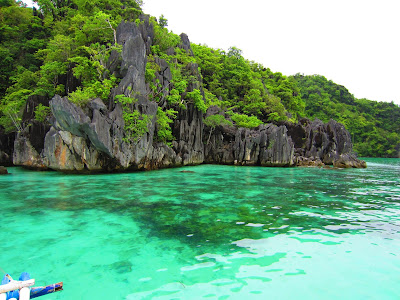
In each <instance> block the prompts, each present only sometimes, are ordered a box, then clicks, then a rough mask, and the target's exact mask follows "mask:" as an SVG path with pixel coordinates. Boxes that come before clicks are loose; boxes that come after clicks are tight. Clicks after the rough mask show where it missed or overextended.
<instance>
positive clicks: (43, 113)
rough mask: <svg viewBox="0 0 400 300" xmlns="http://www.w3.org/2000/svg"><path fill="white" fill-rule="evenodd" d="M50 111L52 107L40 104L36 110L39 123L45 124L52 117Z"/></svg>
mask: <svg viewBox="0 0 400 300" xmlns="http://www.w3.org/2000/svg"><path fill="white" fill-rule="evenodd" d="M50 111H51V110H50V107H48V106H45V105H43V104H39V105H38V106H36V108H35V120H36V121H39V122H44V121H45V120H46V118H47V117H48V116H49V115H50Z"/></svg>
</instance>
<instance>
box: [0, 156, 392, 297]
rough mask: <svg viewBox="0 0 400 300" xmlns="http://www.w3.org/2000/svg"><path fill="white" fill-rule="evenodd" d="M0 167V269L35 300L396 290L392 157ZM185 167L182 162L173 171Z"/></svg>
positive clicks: (388, 292) (376, 294) (322, 294)
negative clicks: (316, 164)
mask: <svg viewBox="0 0 400 300" xmlns="http://www.w3.org/2000/svg"><path fill="white" fill-rule="evenodd" d="M367 162H368V168H367V169H348V170H340V169H339V170H335V169H320V168H262V167H234V166H215V165H201V166H196V167H185V168H179V169H166V170H160V171H152V172H139V173H129V174H104V175H91V176H90V175H65V174H62V173H58V172H33V171H27V170H24V169H21V168H9V172H10V173H11V174H10V175H6V176H0V220H1V227H0V229H1V230H0V268H1V269H0V272H1V273H3V272H8V273H10V274H12V275H13V276H14V277H18V276H19V274H20V273H21V272H22V271H28V272H30V273H31V275H32V276H33V277H34V278H35V279H36V282H37V284H38V285H41V284H43V285H45V284H51V283H54V282H58V281H63V282H64V291H62V292H59V293H55V294H52V295H49V296H45V297H43V298H46V299H49V300H50V299H380V300H381V299H400V176H399V175H400V159H368V160H367ZM183 170H185V171H190V172H182V171H183Z"/></svg>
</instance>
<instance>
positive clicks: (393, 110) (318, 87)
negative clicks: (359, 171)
mask: <svg viewBox="0 0 400 300" xmlns="http://www.w3.org/2000/svg"><path fill="white" fill-rule="evenodd" d="M292 78H294V79H295V80H296V82H297V83H298V86H299V88H300V90H301V94H302V96H303V98H304V100H305V102H306V104H307V105H306V115H307V117H309V118H311V119H314V118H318V119H320V120H322V121H324V122H327V121H329V120H330V119H334V120H336V121H338V122H340V123H343V124H344V125H345V126H346V128H347V129H348V130H349V131H350V133H351V135H352V139H353V143H354V150H355V151H356V152H358V153H359V155H361V156H371V157H374V156H378V157H393V156H395V155H396V152H397V151H396V146H397V145H399V144H400V107H399V106H398V105H396V104H394V103H393V102H392V103H386V102H377V101H371V100H367V99H356V98H354V96H353V95H352V94H350V93H349V91H348V90H347V89H346V88H345V87H343V86H340V85H338V84H336V83H334V82H332V81H330V80H327V79H326V78H325V77H323V76H320V75H313V76H304V75H300V74H297V75H295V76H293V77H292Z"/></svg>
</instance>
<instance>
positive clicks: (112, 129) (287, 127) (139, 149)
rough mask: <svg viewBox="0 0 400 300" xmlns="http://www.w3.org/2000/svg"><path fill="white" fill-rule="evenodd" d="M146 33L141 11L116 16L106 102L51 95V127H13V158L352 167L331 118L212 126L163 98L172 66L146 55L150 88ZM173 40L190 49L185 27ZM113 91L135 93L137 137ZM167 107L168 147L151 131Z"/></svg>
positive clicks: (68, 164)
mask: <svg viewBox="0 0 400 300" xmlns="http://www.w3.org/2000/svg"><path fill="white" fill-rule="evenodd" d="M153 39H154V30H153V25H152V24H151V22H149V19H148V17H146V16H143V17H142V22H141V23H140V24H139V25H136V23H132V22H121V24H120V25H119V26H118V29H117V41H118V43H119V44H121V45H123V49H122V53H121V54H118V53H117V52H113V53H112V54H111V57H110V60H109V62H108V65H107V66H108V68H109V71H110V72H111V73H113V74H115V75H116V76H117V77H119V78H120V79H121V80H120V83H119V85H118V86H117V87H116V88H115V89H114V90H113V91H112V93H111V95H110V101H109V103H108V105H106V104H105V103H103V101H102V100H101V99H93V100H91V101H90V102H89V103H88V105H87V107H86V108H85V109H82V108H80V107H79V106H77V105H75V104H74V103H72V102H70V101H69V100H68V98H67V97H60V96H58V95H56V96H54V97H53V99H52V100H51V101H50V102H49V105H50V107H51V111H52V114H53V117H52V119H51V123H52V126H51V128H50V126H48V127H46V128H43V130H42V129H40V130H41V131H40V133H39V131H37V130H36V131H35V130H33V129H34V128H35V127H34V126H30V127H28V129H26V130H25V131H24V132H23V133H20V134H19V135H18V136H17V138H16V140H15V143H14V149H15V151H14V156H13V160H14V163H15V164H16V165H23V166H27V167H31V168H42V169H43V168H51V169H55V170H61V171H65V172H99V171H106V172H108V171H118V170H120V171H122V170H152V169H158V168H165V167H175V166H183V165H195V164H201V163H203V162H207V163H220V164H237V165H260V166H294V165H307V164H308V165H310V164H315V165H323V164H333V165H335V166H340V167H344V166H346V167H355V166H359V162H358V161H357V159H356V158H355V157H353V156H352V154H351V150H352V149H351V139H350V135H349V134H348V132H347V131H346V130H345V129H344V127H343V126H342V125H341V124H339V123H337V122H334V121H331V122H329V123H328V124H323V123H322V122H320V121H315V122H309V121H303V123H299V124H297V125H291V124H283V125H281V126H276V125H273V124H266V125H261V126H259V127H258V128H256V129H245V128H235V127H233V126H218V127H217V128H215V130H211V129H210V128H208V127H206V126H205V125H204V123H203V113H202V112H201V111H199V110H198V109H197V108H196V106H195V104H194V103H191V102H190V101H186V102H183V103H184V104H183V105H184V107H182V105H181V106H179V105H175V106H173V104H170V103H168V101H167V96H168V95H169V90H170V88H171V86H172V85H173V82H172V74H171V69H170V67H169V65H168V63H167V62H166V61H165V60H163V59H161V58H158V57H155V58H154V61H153V62H154V63H155V64H156V65H158V67H157V69H158V70H157V71H156V73H155V80H157V83H158V84H157V85H156V89H155V90H150V87H149V83H147V82H146V80H145V73H146V63H147V55H148V54H149V53H150V49H151V48H150V46H151V45H152V41H153ZM179 47H180V48H182V49H184V50H185V51H187V52H188V53H189V54H191V55H193V51H192V49H191V48H190V41H189V39H188V37H187V36H186V35H185V34H182V35H181V43H180V45H179ZM169 51H172V52H173V51H174V50H173V49H169ZM182 69H183V70H182V72H183V73H184V74H185V75H187V76H188V77H190V78H191V79H192V80H191V81H190V82H189V84H188V87H187V89H186V93H188V92H192V91H194V90H195V89H198V90H200V93H201V94H202V95H203V98H204V91H203V88H202V83H201V81H202V79H201V76H200V74H199V71H198V65H197V64H195V63H189V64H187V65H186V66H185V68H182ZM117 95H124V96H127V97H130V98H134V99H135V101H133V103H132V104H131V109H134V110H136V111H138V112H139V113H140V114H142V115H146V116H147V117H146V119H148V120H149V122H148V124H147V132H146V133H145V134H143V136H141V137H137V139H135V140H132V141H127V139H125V137H126V136H127V135H126V132H125V130H124V126H125V124H124V118H123V108H122V106H121V104H120V103H119V102H118V97H117ZM156 96H157V97H156ZM32 100H34V99H32ZM42 100H43V101H46V99H36V100H35V101H36V102H34V101H33V102H32V103H31V104H32V105H31V104H29V105H30V106H29V107H28V106H27V113H28V111H29V112H31V115H30V117H29V118H28V119H29V122H30V123H31V124H33V125H35V123H34V121H33V120H32V118H33V114H32V111H33V109H34V107H35V105H37V103H39V102H40V101H42ZM35 103H36V104H35ZM168 108H173V109H175V110H176V111H177V112H178V113H177V118H176V119H175V120H174V121H173V123H172V125H171V128H172V134H173V136H174V138H175V140H174V141H173V142H172V147H169V146H167V145H166V144H164V143H162V142H160V141H159V138H158V136H157V132H158V129H159V128H158V127H159V126H160V125H158V124H157V112H158V110H159V109H162V110H164V111H165V110H166V109H168ZM217 113H221V112H220V111H219V110H218V109H216V108H215V107H214V108H213V107H212V108H210V109H209V111H208V114H217ZM35 126H36V125H35ZM29 128H30V129H29ZM38 128H39V127H38ZM0 155H1V152H0Z"/></svg>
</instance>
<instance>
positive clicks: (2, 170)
mask: <svg viewBox="0 0 400 300" xmlns="http://www.w3.org/2000/svg"><path fill="white" fill-rule="evenodd" d="M5 174H8V171H7V168H6V167H3V166H0V175H5Z"/></svg>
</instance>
